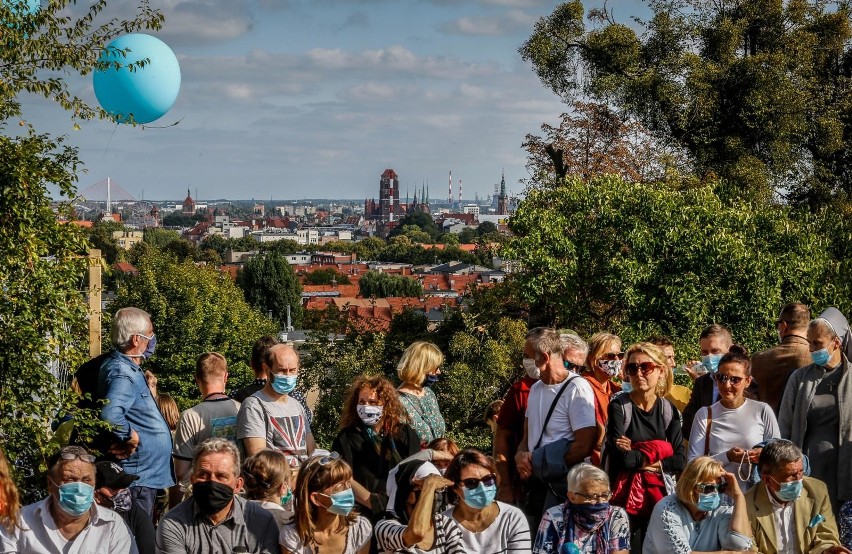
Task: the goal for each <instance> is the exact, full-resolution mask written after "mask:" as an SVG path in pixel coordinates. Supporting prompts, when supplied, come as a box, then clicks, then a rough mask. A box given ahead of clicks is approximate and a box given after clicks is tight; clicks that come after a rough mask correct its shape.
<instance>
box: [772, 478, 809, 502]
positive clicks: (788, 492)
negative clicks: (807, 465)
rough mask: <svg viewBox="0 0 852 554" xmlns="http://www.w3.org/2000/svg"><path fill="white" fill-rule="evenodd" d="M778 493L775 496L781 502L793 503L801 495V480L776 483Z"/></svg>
mask: <svg viewBox="0 0 852 554" xmlns="http://www.w3.org/2000/svg"><path fill="white" fill-rule="evenodd" d="M778 487H779V488H778V492H776V493H775V495H776V496H777V497H778V499H779V500H781V501H783V502H793V501H795V500H796V499H798V498H799V495H800V494H802V480H801V479H799V480H798V481H789V482H787V483H778Z"/></svg>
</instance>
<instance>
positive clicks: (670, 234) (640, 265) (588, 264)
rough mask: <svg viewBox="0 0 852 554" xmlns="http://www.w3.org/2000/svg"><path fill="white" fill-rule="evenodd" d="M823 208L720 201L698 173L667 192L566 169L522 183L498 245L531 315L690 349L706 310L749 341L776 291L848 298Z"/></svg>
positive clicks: (762, 335) (758, 335) (761, 340)
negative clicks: (557, 176)
mask: <svg viewBox="0 0 852 554" xmlns="http://www.w3.org/2000/svg"><path fill="white" fill-rule="evenodd" d="M833 219H834V217H833V215H832V214H830V213H821V214H818V215H810V214H807V213H799V212H796V211H794V210H793V209H791V208H787V207H778V206H772V205H765V204H760V203H751V204H749V203H739V204H736V205H731V204H730V203H727V202H724V201H723V200H722V199H721V198H720V197H719V196H718V195H717V194H716V192H715V190H714V188H713V187H712V186H710V185H705V186H703V187H696V188H694V189H691V190H687V191H680V192H678V191H674V190H672V189H671V188H670V187H667V186H666V185H663V184H635V183H633V184H631V183H627V182H625V181H623V180H621V179H619V178H617V177H614V176H607V177H601V178H597V179H594V180H592V181H591V182H588V183H586V182H582V181H579V180H571V179H569V180H566V181H564V182H561V183H551V184H550V186H548V187H547V189H546V190H545V189H542V190H539V189H533V190H530V191H529V194H528V196H527V198H526V199H525V200H524V201H523V202H522V203H521V205H520V206H519V209H518V211H517V212H516V213H515V215H514V216H513V217H512V219H511V220H510V226H511V229H512V232H513V233H514V234H515V236H514V237H513V238H512V239H511V240H510V241H509V243H508V244H507V245H506V246H505V248H504V254H505V255H506V257H508V258H509V259H512V260H513V261H515V262H516V263H517V264H518V265H519V267H520V271H519V273H518V274H517V275H516V276H515V279H514V285H515V286H517V287H518V288H519V290H518V292H519V294H520V295H521V297H522V298H523V299H524V300H526V301H527V302H528V303H529V304H530V314H531V317H532V318H534V322H535V323H545V324H553V325H556V326H561V327H570V328H572V329H577V330H578V331H580V332H582V333H584V334H591V333H594V332H597V331H600V330H611V331H615V332H619V333H623V334H624V336H625V337H626V341H629V340H633V339H637V338H643V337H647V336H648V335H651V334H665V335H669V336H672V337H676V338H679V339H681V340H683V341H684V343H683V345H682V346H683V347H684V348H686V349H689V350H690V351H692V350H693V349H694V344H695V337H697V336H698V334H699V333H700V331H701V329H702V328H703V327H704V326H706V325H708V324H710V323H713V322H717V323H723V324H725V325H729V326H730V327H731V328H732V329H733V331H734V337H735V339H736V340H737V341H739V342H741V343H743V344H745V345H747V346H749V347H750V348H751V349H753V350H754V349H758V348H760V347H763V346H765V345H766V344H767V343H769V342H770V341H774V339H775V337H774V336H770V333H771V332H772V330H773V329H774V328H773V326H772V325H771V322H772V321H774V318H775V317H776V316H777V313H778V310H779V309H780V307H781V306H782V305H784V304H785V303H787V302H793V301H800V302H804V303H806V304H808V305H810V306H811V307H812V308H813V309H814V310H817V309H820V308H821V307H825V306H828V305H832V304H833V303H834V305H837V306H839V307H840V308H841V310H845V309H848V307H849V306H850V295H849V290H850V289H849V283H848V280H847V279H845V278H843V273H841V272H840V270H841V268H842V267H844V265H848V258H847V261H845V262H842V263H841V260H839V259H838V257H837V253H836V251H835V249H836V243H837V241H838V239H839V238H840V237H841V236H844V235H846V236H848V233H849V225H848V224H846V223H837V224H834V223H832V227H833V228H834V229H837V228H840V230H837V231H835V232H831V233H830V232H826V229H828V223H829V222H831V221H833ZM844 243H848V240H847V241H844ZM844 248H845V247H844ZM848 254H849V253H848V252H847V253H846V254H845V255H847V256H848Z"/></svg>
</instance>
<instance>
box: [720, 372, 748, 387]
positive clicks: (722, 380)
mask: <svg viewBox="0 0 852 554" xmlns="http://www.w3.org/2000/svg"><path fill="white" fill-rule="evenodd" d="M713 379H714V380H715V381H716V382H717V383H722V384H725V383H727V382H728V381H730V382H731V384H732V385H734V386H736V385H739V384H740V383H742V381H743V379H745V377H733V376H731V375H722V374H721V373H714V374H713Z"/></svg>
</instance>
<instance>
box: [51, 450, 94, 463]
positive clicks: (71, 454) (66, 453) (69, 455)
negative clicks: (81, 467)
mask: <svg viewBox="0 0 852 554" xmlns="http://www.w3.org/2000/svg"><path fill="white" fill-rule="evenodd" d="M79 450H82V449H81V448H79V447H77V448H75V449H74V450H71V449H62V450H60V451H59V457H60V458H62V459H63V460H65V461H68V462H70V461H71V460H83V461H84V462H86V463H87V464H93V463H95V457H94V456H92V455H91V454H89V453H87V452H79Z"/></svg>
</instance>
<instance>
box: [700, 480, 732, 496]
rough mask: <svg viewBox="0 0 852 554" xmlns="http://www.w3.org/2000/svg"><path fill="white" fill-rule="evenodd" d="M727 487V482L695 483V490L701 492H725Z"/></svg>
mask: <svg viewBox="0 0 852 554" xmlns="http://www.w3.org/2000/svg"><path fill="white" fill-rule="evenodd" d="M726 488H728V484H727V483H698V484H697V485H695V490H697V491H698V492H700V493H701V494H713V493H714V492H720V493H721V492H725V489H726Z"/></svg>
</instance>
